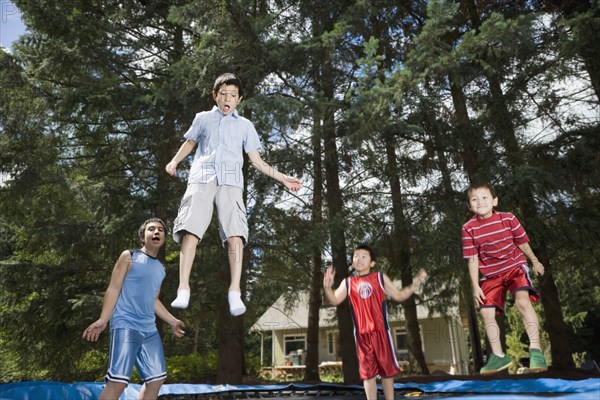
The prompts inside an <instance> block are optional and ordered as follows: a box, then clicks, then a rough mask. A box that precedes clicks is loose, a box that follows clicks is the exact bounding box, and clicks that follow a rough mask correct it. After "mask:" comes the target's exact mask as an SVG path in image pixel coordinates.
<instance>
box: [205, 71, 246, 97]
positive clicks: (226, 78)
mask: <svg viewBox="0 0 600 400" xmlns="http://www.w3.org/2000/svg"><path fill="white" fill-rule="evenodd" d="M223 84H225V85H233V86H236V87H237V88H238V92H239V95H240V97H242V96H244V87H243V86H242V81H241V79H240V78H238V77H237V76H236V75H234V74H232V73H230V72H226V73H224V74H222V75H221V76H219V77H218V78H217V79H216V80H215V84H214V85H213V89H212V91H213V93H217V92H218V91H219V89H220V88H221V85H223Z"/></svg>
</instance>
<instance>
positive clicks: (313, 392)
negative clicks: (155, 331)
mask: <svg viewBox="0 0 600 400" xmlns="http://www.w3.org/2000/svg"><path fill="white" fill-rule="evenodd" d="M394 386H395V399H460V400H491V399H506V400H509V399H511V400H525V399H527V400H535V399H542V398H544V399H547V398H550V399H568V400H598V399H600V378H588V379H581V380H566V379H556V378H538V379H514V380H513V379H499V380H453V379H452V378H451V377H450V378H449V379H448V380H443V381H438V382H430V383H414V382H407V383H396V384H395V385H394ZM103 388H104V383H101V382H76V383H61V382H48V381H26V382H14V383H6V384H2V385H0V400H57V399H64V400H95V399H97V398H98V396H99V395H100V392H101V391H102V389H103ZM140 388H141V386H140V385H139V384H131V385H129V386H128V387H127V389H126V390H125V392H124V393H123V395H122V396H121V397H120V400H130V399H137V396H138V393H139V390H140ZM261 398H264V399H311V398H312V399H316V400H318V399H325V398H327V399H331V400H338V399H363V398H364V392H363V388H362V386H360V385H338V384H326V383H320V384H314V385H313V384H301V383H292V384H282V385H209V384H180V383H178V384H165V385H163V386H162V388H161V391H160V395H159V399H162V400H219V399H223V400H225V399H261ZM378 399H383V394H382V392H381V388H380V391H379V396H378Z"/></svg>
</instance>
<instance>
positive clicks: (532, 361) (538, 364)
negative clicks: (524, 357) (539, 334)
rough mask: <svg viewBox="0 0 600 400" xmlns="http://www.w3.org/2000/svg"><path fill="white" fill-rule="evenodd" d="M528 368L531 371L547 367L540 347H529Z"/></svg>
mask: <svg viewBox="0 0 600 400" xmlns="http://www.w3.org/2000/svg"><path fill="white" fill-rule="evenodd" d="M529 369H530V370H531V372H543V371H546V370H547V369H548V365H547V364H546V359H545V358H544V353H543V352H542V351H541V350H540V349H529Z"/></svg>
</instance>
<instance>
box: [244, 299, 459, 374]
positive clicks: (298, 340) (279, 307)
mask: <svg viewBox="0 0 600 400" xmlns="http://www.w3.org/2000/svg"><path fill="white" fill-rule="evenodd" d="M456 304H458V301H457V302H456ZM417 318H418V320H419V326H420V331H421V342H422V343H423V351H424V354H425V361H426V362H427V365H428V367H429V370H430V371H431V372H434V371H436V370H441V371H445V372H448V373H451V374H463V373H464V374H466V373H468V362H469V351H468V343H469V341H468V336H467V335H468V331H467V330H466V326H464V324H463V322H462V319H461V318H460V315H459V312H458V306H455V307H450V311H449V312H448V314H445V315H441V314H438V313H432V314H431V315H429V310H428V309H427V307H426V306H425V305H423V304H421V305H417ZM389 323H390V328H391V330H392V335H393V339H394V345H395V347H396V354H397V358H398V360H399V361H400V362H401V364H404V365H403V367H404V369H405V370H406V367H407V366H408V363H407V362H406V360H407V359H408V350H407V347H406V345H407V342H406V327H405V322H404V313H403V311H402V307H401V306H398V307H393V308H392V307H390V311H389ZM307 328H308V292H302V293H299V294H298V295H297V298H296V299H295V301H294V302H292V304H291V306H286V302H285V295H282V296H280V297H279V299H277V301H275V303H273V305H272V306H271V307H270V308H269V309H268V310H267V311H266V312H265V313H264V314H263V315H262V316H261V317H260V318H259V319H258V321H257V322H256V323H255V324H254V325H253V326H252V328H251V330H252V331H254V332H259V333H260V334H261V363H262V365H263V366H270V367H274V368H276V369H279V368H280V367H281V366H287V367H288V369H296V370H302V368H303V365H304V361H305V352H306V333H307ZM266 333H269V334H270V335H269V336H270V337H271V338H272V340H270V342H271V343H270V346H271V351H270V354H271V357H270V360H265V359H264V358H265V353H266V352H267V351H268V350H267V349H265V343H266V345H269V343H268V342H269V341H268V340H265V336H266V335H265V334H266ZM318 351H319V364H320V365H321V366H328V365H338V366H341V358H340V349H339V340H338V329H337V323H336V309H335V307H332V306H324V307H321V309H320V311H319V347H318ZM302 372H303V370H302Z"/></svg>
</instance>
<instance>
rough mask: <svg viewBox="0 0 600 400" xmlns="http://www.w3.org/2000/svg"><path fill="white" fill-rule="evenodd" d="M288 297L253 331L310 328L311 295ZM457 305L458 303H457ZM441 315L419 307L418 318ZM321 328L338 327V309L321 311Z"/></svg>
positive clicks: (401, 316)
mask: <svg viewBox="0 0 600 400" xmlns="http://www.w3.org/2000/svg"><path fill="white" fill-rule="evenodd" d="M286 297H288V298H289V297H290V296H289V294H287V293H285V294H282V295H281V296H279V298H278V299H277V300H276V301H275V303H273V305H271V307H269V309H268V310H267V311H265V313H264V314H263V315H262V316H261V317H260V318H259V319H258V321H256V322H255V323H254V325H253V326H252V328H250V330H251V331H255V332H270V331H273V330H293V329H306V328H308V303H309V294H308V292H307V291H303V292H299V293H297V294H296V296H295V299H293V300H291V301H289V302H287V304H286ZM456 303H457V302H456ZM446 315H458V307H457V306H451V307H450V309H449V311H448V313H447V314H446ZM441 316H442V315H441V314H439V313H430V312H429V309H428V308H427V306H426V305H425V304H418V305H417V318H418V319H427V318H435V317H441ZM389 319H390V321H398V320H400V321H403V320H404V314H403V313H402V312H396V313H390V316H389ZM319 326H320V327H322V328H323V327H335V326H337V320H336V308H335V307H333V306H325V307H321V309H320V310H319Z"/></svg>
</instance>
